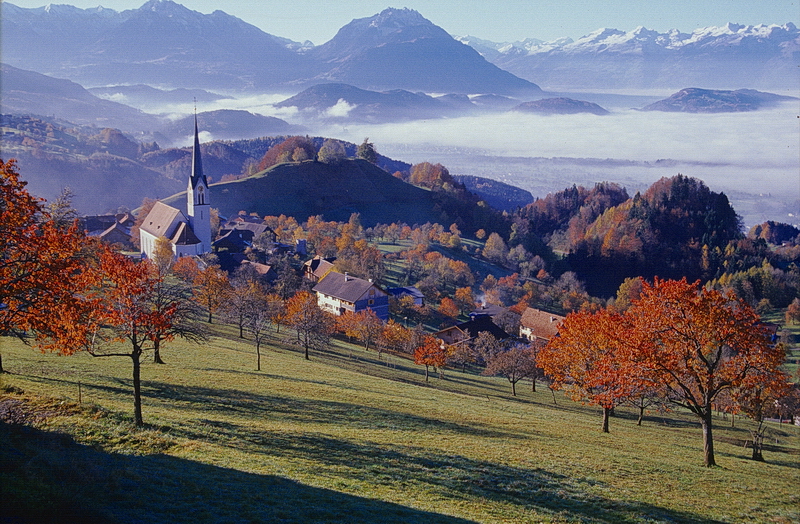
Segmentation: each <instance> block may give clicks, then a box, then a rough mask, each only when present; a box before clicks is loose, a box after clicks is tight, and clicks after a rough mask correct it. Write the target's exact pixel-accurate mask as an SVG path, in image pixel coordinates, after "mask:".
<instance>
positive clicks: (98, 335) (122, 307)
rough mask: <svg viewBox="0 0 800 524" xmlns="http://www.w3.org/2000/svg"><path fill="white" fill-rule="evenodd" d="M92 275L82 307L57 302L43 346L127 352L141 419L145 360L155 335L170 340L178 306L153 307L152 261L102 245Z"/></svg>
mask: <svg viewBox="0 0 800 524" xmlns="http://www.w3.org/2000/svg"><path fill="white" fill-rule="evenodd" d="M87 275H90V276H91V279H90V280H89V279H87V280H86V281H85V284H87V285H85V286H84V287H83V288H82V289H81V290H80V292H79V295H80V297H81V301H80V303H79V304H77V305H78V307H74V306H69V307H66V306H65V305H58V306H57V307H56V309H55V312H56V313H57V316H55V317H54V318H53V319H52V320H51V322H50V323H49V324H48V325H47V326H46V327H45V328H43V329H41V330H40V331H39V333H38V336H39V344H40V346H41V347H42V349H44V350H53V351H58V352H59V353H61V354H72V353H74V352H76V351H78V350H85V351H87V352H88V353H89V354H90V355H92V356H93V357H126V358H130V359H131V363H132V366H133V369H132V378H133V406H134V421H135V423H136V425H137V426H142V425H144V421H143V419H142V393H141V362H142V356H143V355H144V353H145V352H146V351H149V350H152V349H153V348H154V344H155V341H156V340H160V341H162V342H163V341H165V340H171V339H172V338H173V337H174V334H173V333H171V331H170V330H171V326H172V325H173V324H174V322H175V318H176V315H177V312H178V307H177V305H176V304H174V303H167V304H166V305H165V307H163V308H160V309H158V308H155V307H154V306H153V290H154V289H155V288H157V287H158V280H159V279H160V278H161V277H160V276H159V274H158V272H157V271H154V270H153V266H152V265H151V264H149V263H137V262H135V261H133V260H131V259H130V258H128V257H125V256H123V255H120V254H118V253H115V252H113V251H111V250H110V249H108V248H103V249H102V251H101V253H100V255H99V264H98V265H96V266H93V267H92V268H91V270H90V271H87Z"/></svg>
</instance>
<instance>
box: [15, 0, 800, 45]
mask: <svg viewBox="0 0 800 524" xmlns="http://www.w3.org/2000/svg"><path fill="white" fill-rule="evenodd" d="M10 3H12V4H15V5H17V6H19V7H27V8H31V7H41V6H43V5H46V3H44V2H42V1H41V0H10ZM59 3H67V4H70V5H74V6H76V7H80V8H83V9H85V8H89V7H97V6H98V5H102V6H103V7H107V8H111V9H114V10H117V11H123V10H125V9H136V8H138V7H141V6H142V5H143V4H144V3H145V1H144V0H72V1H69V0H66V1H63V0H62V2H59ZM178 3H180V4H183V5H184V6H186V7H188V8H189V9H192V10H195V11H199V12H201V13H205V14H208V13H211V12H213V11H214V10H217V9H221V10H223V11H225V12H226V13H228V14H230V15H233V16H236V17H238V18H241V19H242V20H244V21H245V22H248V23H250V24H253V25H255V26H256V27H258V28H260V29H261V30H263V31H265V32H267V33H270V34H272V35H275V36H280V37H284V38H290V39H292V40H295V41H300V42H302V41H305V40H311V41H312V42H313V43H314V44H317V45H319V44H323V43H325V42H327V41H328V40H330V39H331V38H333V37H334V35H335V34H336V32H337V31H338V30H339V29H340V28H341V27H342V26H344V25H345V24H347V23H348V22H350V21H351V20H353V19H354V18H365V17H370V16H372V15H374V14H376V13H379V12H380V11H382V10H383V9H385V8H387V7H396V8H402V7H408V8H410V9H415V10H417V11H419V12H420V13H421V14H422V16H424V17H425V18H427V19H428V20H430V21H431V22H433V23H434V24H436V25H438V26H440V27H442V28H443V29H445V30H446V31H447V32H448V33H450V34H451V35H454V36H466V35H470V36H475V37H478V38H483V39H486V40H493V41H496V42H511V41H516V40H523V39H525V38H538V39H540V40H554V39H556V38H561V37H565V36H566V37H571V38H573V39H577V38H579V37H581V36H584V35H587V34H589V33H591V32H592V31H595V30H596V29H600V28H602V27H612V28H615V29H620V30H623V31H631V30H633V29H635V28H636V27H638V26H644V27H646V28H648V29H653V30H656V31H659V32H665V31H667V30H669V29H679V30H681V31H683V32H691V31H692V30H694V29H696V28H698V27H708V26H722V25H725V24H727V23H728V22H734V23H738V24H745V25H756V24H785V23H786V22H793V23H795V24H797V23H798V19H800V0H724V1H720V0H656V1H654V0H600V1H598V0H572V1H569V2H565V1H564V0H501V1H499V2H486V1H485V0H438V1H437V2H431V1H430V0H402V2H395V1H392V0H336V1H333V0H293V1H292V2H289V3H286V2H284V1H281V2H278V1H276V0H266V1H260V2H254V1H253V0H227V1H226V2H223V3H220V2H218V1H217V0H179V1H178Z"/></svg>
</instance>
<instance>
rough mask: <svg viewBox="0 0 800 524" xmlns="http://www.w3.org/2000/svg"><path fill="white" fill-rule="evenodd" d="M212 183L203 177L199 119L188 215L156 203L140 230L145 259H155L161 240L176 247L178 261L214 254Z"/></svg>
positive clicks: (187, 190) (193, 156)
mask: <svg viewBox="0 0 800 524" xmlns="http://www.w3.org/2000/svg"><path fill="white" fill-rule="evenodd" d="M209 197H210V194H209V190H208V180H207V179H206V176H205V175H204V174H203V163H202V159H201V158H200V139H199V135H198V132H197V117H195V121H194V147H193V149H192V172H191V173H190V176H189V184H188V187H187V189H186V214H185V215H184V214H183V212H182V211H181V210H179V209H177V208H174V207H172V206H168V205H166V204H164V203H161V202H156V204H155V205H154V206H153V209H151V210H150V212H149V213H148V214H147V216H146V217H145V219H144V222H142V224H141V226H140V227H139V243H140V246H141V251H142V254H143V255H144V256H146V257H147V258H151V257H152V256H153V252H154V251H155V248H156V241H157V240H158V238H159V237H166V238H167V239H168V240H169V241H170V244H172V251H173V252H174V253H175V258H180V257H183V256H194V255H202V254H204V253H210V252H211V200H210V198H209Z"/></svg>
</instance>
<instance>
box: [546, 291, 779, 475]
mask: <svg viewBox="0 0 800 524" xmlns="http://www.w3.org/2000/svg"><path fill="white" fill-rule="evenodd" d="M784 358H785V354H784V350H783V347H782V345H781V344H774V343H772V341H771V339H770V336H769V334H768V332H767V328H766V327H765V326H764V325H763V324H761V323H760V321H759V317H758V315H757V314H756V313H755V311H754V310H753V309H752V308H751V307H750V306H749V305H748V304H747V303H746V302H744V301H742V300H741V299H739V298H738V297H736V295H735V294H734V293H732V292H720V291H718V290H715V289H712V288H707V287H703V286H701V285H700V283H699V282H695V283H694V284H691V283H688V282H687V281H686V280H685V279H683V280H680V281H674V280H659V279H656V280H655V282H654V283H653V284H648V283H647V282H642V291H641V295H640V296H639V298H638V299H636V300H634V302H633V304H632V306H631V307H630V308H629V309H627V310H626V311H624V312H623V313H619V312H618V311H617V310H615V309H613V308H608V309H601V310H599V311H597V312H578V313H573V314H571V315H568V316H567V318H566V319H565V320H564V322H563V324H562V325H561V327H560V328H559V334H558V336H557V337H555V338H553V339H552V340H551V341H550V342H549V343H548V345H547V346H546V347H545V348H544V349H543V350H542V351H541V352H540V353H539V355H538V364H539V365H540V366H541V367H542V368H543V369H544V371H545V373H546V374H547V375H548V376H549V377H550V378H551V379H552V381H553V382H552V387H554V388H557V389H561V388H563V389H564V390H565V391H567V392H568V394H570V395H571V396H572V397H573V398H575V399H577V400H582V401H585V402H588V403H591V404H595V405H598V406H600V407H602V408H603V431H606V432H607V431H608V418H609V414H610V413H611V411H612V410H613V409H614V407H616V406H618V405H619V404H620V403H622V402H626V401H631V400H632V399H642V398H646V397H660V398H662V399H663V400H664V401H666V402H668V403H671V404H673V405H676V406H680V407H682V408H685V409H687V410H689V411H690V412H692V413H693V414H695V415H696V416H697V418H698V419H699V421H700V423H701V425H702V428H703V446H704V460H705V464H706V466H713V465H715V459H714V441H713V438H712V409H713V407H714V405H715V403H717V402H720V401H722V400H723V399H724V400H726V401H727V402H728V403H729V406H730V408H731V409H738V410H742V411H744V412H745V413H747V414H749V415H752V416H753V417H754V418H756V419H757V420H759V421H760V419H761V416H762V414H763V411H764V409H765V408H767V407H768V406H769V404H768V403H770V402H772V403H774V402H775V400H776V399H779V398H781V397H782V396H783V395H784V394H785V391H786V388H787V387H788V378H789V377H788V376H787V375H786V374H785V373H784V372H783V371H781V369H780V366H781V365H782V364H783V362H784ZM762 437H763V436H762ZM760 441H761V439H759V438H754V446H753V456H754V458H760V456H761V449H760V446H759V444H760Z"/></svg>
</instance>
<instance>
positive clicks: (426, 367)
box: [425, 364, 428, 382]
mask: <svg viewBox="0 0 800 524" xmlns="http://www.w3.org/2000/svg"><path fill="white" fill-rule="evenodd" d="M427 381H428V364H425V382H427Z"/></svg>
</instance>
